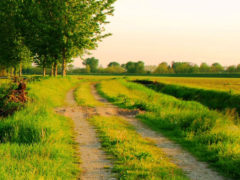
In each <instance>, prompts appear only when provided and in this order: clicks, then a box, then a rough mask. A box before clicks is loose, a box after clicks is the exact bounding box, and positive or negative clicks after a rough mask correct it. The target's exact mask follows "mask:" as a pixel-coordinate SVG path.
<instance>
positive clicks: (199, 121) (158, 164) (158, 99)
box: [0, 76, 240, 179]
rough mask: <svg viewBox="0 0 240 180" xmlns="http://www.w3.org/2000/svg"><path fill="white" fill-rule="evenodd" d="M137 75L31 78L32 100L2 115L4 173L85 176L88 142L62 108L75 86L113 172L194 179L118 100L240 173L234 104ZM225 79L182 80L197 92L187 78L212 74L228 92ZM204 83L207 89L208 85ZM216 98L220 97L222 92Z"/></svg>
mask: <svg viewBox="0 0 240 180" xmlns="http://www.w3.org/2000/svg"><path fill="white" fill-rule="evenodd" d="M136 79H143V78H140V77H120V76H117V77H116V76H115V77H114V76H71V77H66V78H44V79H39V80H37V81H32V82H29V83H28V85H27V91H28V96H29V100H28V103H27V104H25V105H24V106H23V107H21V108H20V109H18V110H17V111H15V112H14V113H13V114H11V115H9V116H8V117H2V118H1V121H0V142H1V144H0V154H1V157H2V159H1V163H0V164H1V166H0V167H1V168H0V179H76V178H78V177H81V176H84V174H85V173H86V171H87V170H86V169H85V170H84V169H83V167H82V164H84V162H83V161H84V158H83V160H82V157H81V153H78V152H77V151H78V149H80V150H81V146H83V145H82V144H81V143H80V144H76V143H75V138H74V137H75V136H76V133H80V134H81V132H76V129H74V126H75V124H74V122H73V121H72V119H71V116H67V117H66V116H64V115H61V114H57V113H56V112H55V111H56V110H55V109H56V108H59V107H67V106H69V105H68V103H67V101H66V100H65V99H66V95H67V93H68V92H69V91H70V90H74V93H73V96H74V98H75V100H76V103H77V106H79V107H82V109H81V112H82V113H86V114H87V116H86V120H87V121H88V123H90V126H91V127H92V128H93V129H94V130H95V131H96V135H97V136H98V141H99V142H100V144H101V146H102V150H103V151H104V152H105V153H107V154H108V155H109V156H110V157H108V159H110V161H111V162H112V165H111V164H110V165H109V166H110V167H105V168H103V169H105V170H106V169H110V173H112V175H113V176H114V177H116V178H118V179H192V177H191V176H189V175H188V174H187V173H186V172H185V169H184V168H183V169H182V167H181V166H179V165H178V164H177V162H175V160H171V157H170V156H169V155H168V152H167V151H164V148H163V149H162V147H161V146H156V143H157V142H155V140H154V139H152V138H151V136H149V137H143V136H142V134H141V132H139V131H138V130H137V127H136V126H135V125H134V124H131V123H130V122H129V121H127V119H125V118H126V116H122V115H121V114H118V113H116V112H115V111H113V110H114V108H117V107H119V108H123V109H125V110H126V111H127V112H128V111H129V112H131V111H132V112H141V113H139V114H138V115H136V119H137V121H139V122H141V123H143V124H145V125H146V127H148V128H150V131H152V132H160V133H162V134H163V135H164V136H165V138H167V139H171V141H174V142H175V143H177V144H179V145H180V146H181V147H182V148H183V149H185V151H188V152H189V153H190V154H191V156H194V157H195V158H197V159H198V160H199V161H204V162H206V163H208V165H209V168H210V169H214V171H216V172H218V173H219V174H220V176H226V177H228V178H233V179H238V178H240V173H239V169H240V121H239V118H238V115H236V114H235V113H233V112H234V111H230V110H231V108H232V107H230V106H229V107H227V109H228V110H223V109H222V110H221V111H220V110H214V108H212V107H211V106H212V105H211V104H208V106H206V105H203V103H201V102H199V101H197V100H196V101H194V100H188V101H185V100H183V99H182V98H178V97H176V96H175V97H173V96H171V95H169V93H167V92H165V91H167V89H165V90H164V92H161V91H159V90H158V89H154V88H153V87H152V86H151V87H150V86H145V85H143V84H140V83H137V82H133V80H136ZM150 80H152V81H159V82H164V83H166V84H167V83H175V84H177V83H176V82H181V78H178V79H177V80H176V79H175V81H174V80H173V79H170V78H150ZM201 80H202V81H201ZM221 80H222V79H196V81H194V79H191V80H189V81H187V80H186V78H182V83H178V84H180V85H181V87H186V88H187V92H190V91H191V90H192V91H193V92H192V93H195V91H194V90H195V87H194V86H193V85H190V86H189V85H188V86H185V84H184V83H185V82H188V84H190V82H197V81H198V82H200V84H204V83H205V82H212V83H213V84H212V86H213V87H212V88H211V89H215V90H214V91H212V93H218V92H221V93H222V91H217V90H216V89H217V86H222V87H224V85H223V84H222V85H220V84H221V83H220V81H221ZM224 80H225V79H224ZM226 81H227V80H226ZM237 81H238V80H237V79H236V80H235V82H236V83H237ZM228 82H231V83H233V82H234V80H233V79H229V81H228ZM215 84H216V87H214V85H215ZM4 86H5V88H7V85H6V84H3V86H2V87H1V88H2V89H4ZM176 86H177V85H176ZM201 86H202V87H203V86H204V85H201ZM209 86H210V85H209ZM177 87H178V86H177ZM189 87H191V88H192V89H191V88H190V89H189ZM193 87H194V88H193ZM199 87H200V85H199V86H198V89H199ZM174 88H176V87H175V86H174ZM94 89H95V90H94ZM201 90H202V91H201V93H204V92H205V91H208V89H205V88H202V89H201ZM183 91H185V90H183ZM1 92H2V93H4V92H5V91H1ZM94 93H98V95H99V96H100V97H101V98H105V99H107V100H108V101H109V102H110V104H114V105H115V106H116V107H114V108H113V110H111V109H109V107H108V105H107V104H106V102H105V101H101V100H99V99H98V98H96V95H94ZM209 98H213V99H214V98H215V101H217V98H219V97H218V96H217V95H216V96H211V97H209ZM71 108H73V109H72V110H71V111H72V112H75V111H78V110H77V109H75V108H78V107H71ZM85 111H86V112H85ZM103 111H106V113H104V112H103ZM112 111H113V112H112ZM111 113H112V114H111ZM114 113H115V114H114ZM178 161H179V160H178ZM180 161H181V160H180ZM79 162H80V164H79ZM192 171H194V170H192Z"/></svg>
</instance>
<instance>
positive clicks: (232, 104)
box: [137, 80, 240, 114]
mask: <svg viewBox="0 0 240 180" xmlns="http://www.w3.org/2000/svg"><path fill="white" fill-rule="evenodd" d="M137 82H139V83H143V84H144V85H145V86H147V87H149V88H151V89H153V90H156V91H158V92H162V93H165V94H169V95H172V96H174V97H176V98H181V99H183V100H188V101H189V100H191V101H197V102H200V103H201V104H203V105H205V106H208V107H209V108H210V109H217V110H221V111H227V110H229V109H230V110H232V109H234V110H235V111H236V112H237V113H238V114H239V113H240V95H239V94H232V93H231V92H225V91H217V90H207V89H200V88H191V87H186V86H180V85H174V84H164V83H160V82H152V81H148V80H139V81H137Z"/></svg>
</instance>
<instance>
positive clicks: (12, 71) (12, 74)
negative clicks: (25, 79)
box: [11, 68, 14, 77]
mask: <svg viewBox="0 0 240 180" xmlns="http://www.w3.org/2000/svg"><path fill="white" fill-rule="evenodd" d="M11 76H12V77H13V76H14V68H11Z"/></svg>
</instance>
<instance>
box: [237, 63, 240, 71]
mask: <svg viewBox="0 0 240 180" xmlns="http://www.w3.org/2000/svg"><path fill="white" fill-rule="evenodd" d="M237 72H240V64H238V65H237Z"/></svg>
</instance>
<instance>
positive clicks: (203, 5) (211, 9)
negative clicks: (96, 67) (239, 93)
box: [77, 0, 240, 66]
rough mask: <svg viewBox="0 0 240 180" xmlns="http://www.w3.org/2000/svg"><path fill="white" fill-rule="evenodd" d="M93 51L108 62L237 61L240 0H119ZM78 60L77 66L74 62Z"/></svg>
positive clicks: (104, 63) (238, 56) (224, 62)
mask: <svg viewBox="0 0 240 180" xmlns="http://www.w3.org/2000/svg"><path fill="white" fill-rule="evenodd" d="M109 20H110V21H111V24H109V25H107V26H106V28H107V31H109V32H111V33H112V34H113V35H112V36H111V37H108V38H106V39H104V40H103V42H101V43H100V44H99V47H98V48H97V50H95V51H92V55H91V56H94V57H96V58H98V59H99V60H100V64H101V65H103V66H106V65H107V64H108V63H109V62H110V61H118V62H120V63H126V62H127V61H130V60H131V61H138V60H142V61H144V62H145V64H147V65H154V64H159V63H160V62H162V61H166V62H169V63H170V62H172V61H189V62H194V63H197V64H200V63H201V62H207V63H209V64H211V63H213V62H216V61H217V62H220V63H222V64H223V65H230V64H238V63H240V0H118V1H117V2H116V4H115V15H114V17H111V18H109ZM77 64H80V61H78V63H77Z"/></svg>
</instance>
